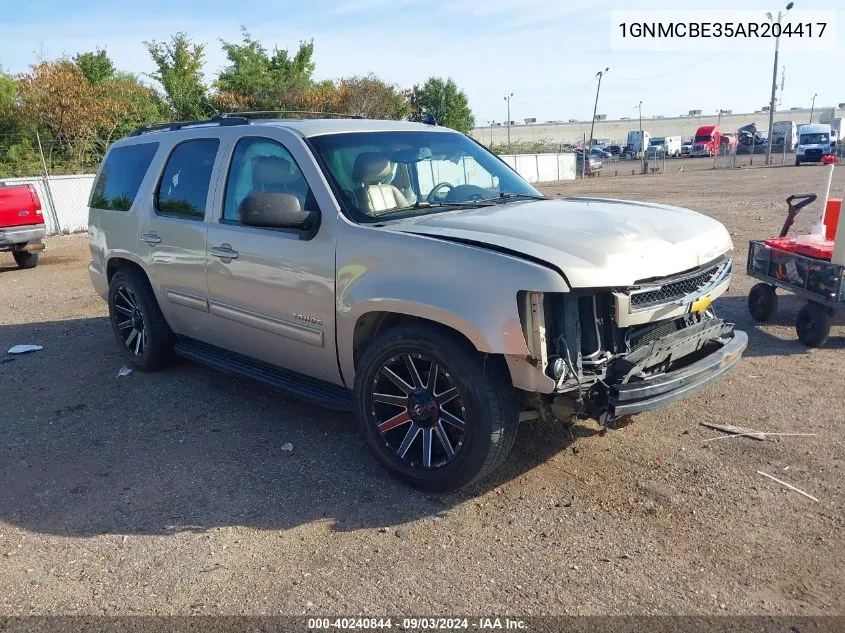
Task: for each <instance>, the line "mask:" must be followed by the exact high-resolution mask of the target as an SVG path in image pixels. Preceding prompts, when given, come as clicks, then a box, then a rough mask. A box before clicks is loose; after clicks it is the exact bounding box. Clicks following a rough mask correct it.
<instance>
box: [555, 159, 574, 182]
mask: <svg viewBox="0 0 845 633" xmlns="http://www.w3.org/2000/svg"><path fill="white" fill-rule="evenodd" d="M557 164H558V168H557V173H558V180H575V177H576V175H577V173H578V171H577V169H576V167H575V154H558V155H557Z"/></svg>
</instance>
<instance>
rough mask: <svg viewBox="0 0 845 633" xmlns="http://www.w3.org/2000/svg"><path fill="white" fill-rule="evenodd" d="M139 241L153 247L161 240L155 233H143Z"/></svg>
mask: <svg viewBox="0 0 845 633" xmlns="http://www.w3.org/2000/svg"><path fill="white" fill-rule="evenodd" d="M141 241H142V242H146V243H147V244H149V245H150V246H155V245H156V244H161V238H160V237H159V236H158V235H156V234H155V233H144V234H143V235H142V236H141Z"/></svg>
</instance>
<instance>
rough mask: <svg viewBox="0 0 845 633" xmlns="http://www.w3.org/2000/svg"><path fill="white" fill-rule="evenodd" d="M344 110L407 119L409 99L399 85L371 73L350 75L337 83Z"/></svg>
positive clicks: (371, 117) (380, 116)
mask: <svg viewBox="0 0 845 633" xmlns="http://www.w3.org/2000/svg"><path fill="white" fill-rule="evenodd" d="M337 89H338V91H339V93H340V107H341V110H342V111H343V112H346V113H348V114H357V115H361V116H364V117H367V118H370V119H407V118H408V113H409V108H408V100H407V99H406V98H405V95H403V94H402V93H401V92H400V91H399V87H398V86H395V85H392V84H389V83H387V82H385V81H382V80H381V79H379V78H378V77H377V76H376V75H374V74H372V73H370V74H369V75H366V76H364V77H348V78H346V79H341V80H340V81H339V82H338V84H337Z"/></svg>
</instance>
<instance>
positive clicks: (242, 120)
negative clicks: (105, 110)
mask: <svg viewBox="0 0 845 633" xmlns="http://www.w3.org/2000/svg"><path fill="white" fill-rule="evenodd" d="M249 123H250V120H249V119H248V118H246V117H225V118H223V117H219V116H213V117H212V118H210V119H205V120H203V121H171V122H170V123H147V124H146V125H142V126H141V127H139V128H137V129H136V130H133V131H132V133H130V134H129V136H141V134H146V133H147V132H160V131H162V130H171V131H173V130H181V129H182V128H186V127H194V126H203V125H249Z"/></svg>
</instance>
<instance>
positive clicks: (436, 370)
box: [425, 361, 440, 393]
mask: <svg viewBox="0 0 845 633" xmlns="http://www.w3.org/2000/svg"><path fill="white" fill-rule="evenodd" d="M439 374H440V366H439V365H438V364H437V363H435V362H434V361H431V367H430V368H429V370H428V384H426V386H425V388H426V389H428V390H429V391H430V392H431V393H434V389H435V387H436V386H437V377H438V375H439Z"/></svg>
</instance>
